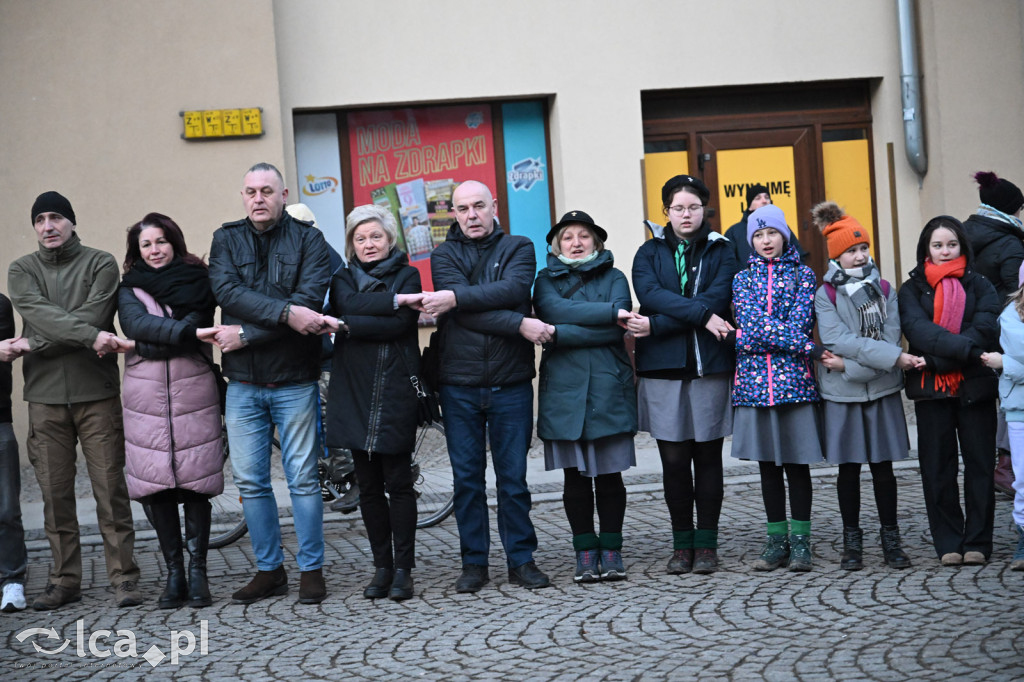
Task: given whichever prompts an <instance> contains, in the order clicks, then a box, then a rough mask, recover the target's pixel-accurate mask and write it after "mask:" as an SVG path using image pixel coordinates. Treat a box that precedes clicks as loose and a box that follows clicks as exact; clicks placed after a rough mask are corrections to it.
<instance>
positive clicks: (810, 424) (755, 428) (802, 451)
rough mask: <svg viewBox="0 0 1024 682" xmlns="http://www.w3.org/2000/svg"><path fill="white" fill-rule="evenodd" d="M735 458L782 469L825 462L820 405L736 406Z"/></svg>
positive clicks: (734, 423)
mask: <svg viewBox="0 0 1024 682" xmlns="http://www.w3.org/2000/svg"><path fill="white" fill-rule="evenodd" d="M732 456H733V457H735V458H736V459H745V460H750V461H753V462H774V463H775V464H777V465H779V466H781V465H783V464H814V463H816V462H820V461H822V459H823V455H822V450H821V417H820V414H819V412H818V406H817V405H816V404H814V403H795V404H792V405H775V406H774V407H737V408H736V413H735V415H733V434H732Z"/></svg>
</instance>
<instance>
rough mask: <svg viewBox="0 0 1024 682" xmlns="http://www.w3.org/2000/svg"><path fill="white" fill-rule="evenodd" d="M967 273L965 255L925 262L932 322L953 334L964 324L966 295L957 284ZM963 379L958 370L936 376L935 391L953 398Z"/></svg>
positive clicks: (922, 385) (961, 285) (922, 379)
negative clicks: (932, 295) (932, 297)
mask: <svg viewBox="0 0 1024 682" xmlns="http://www.w3.org/2000/svg"><path fill="white" fill-rule="evenodd" d="M966 270H967V257H966V256H960V257H959V258H954V259H953V260H951V261H947V262H945V263H940V264H935V263H932V262H931V261H925V262H924V276H925V278H926V279H927V280H928V284H929V285H930V286H931V288H932V289H934V290H935V310H934V311H933V313H932V322H934V323H935V324H937V325H939V326H940V327H942V328H943V329H945V330H946V331H948V332H950V333H952V334H959V333H960V326H961V325H962V324H963V321H964V307H965V306H966V303H967V294H966V293H965V292H964V285H963V284H961V283H960V278H961V277H963V276H964V272H965V271H966ZM963 379H964V375H963V373H962V372H960V371H959V370H958V371H955V372H947V373H945V374H936V375H935V388H937V389H938V390H940V391H942V392H944V393H948V394H949V395H951V396H955V395H956V393H957V390H958V389H959V388H960V382H962V381H963ZM921 387H922V388H924V374H922V375H921Z"/></svg>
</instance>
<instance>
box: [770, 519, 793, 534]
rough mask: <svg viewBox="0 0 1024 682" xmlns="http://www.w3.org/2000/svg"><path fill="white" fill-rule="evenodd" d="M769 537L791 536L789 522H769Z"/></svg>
mask: <svg viewBox="0 0 1024 682" xmlns="http://www.w3.org/2000/svg"><path fill="white" fill-rule="evenodd" d="M768 535H789V522H788V521H769V522H768Z"/></svg>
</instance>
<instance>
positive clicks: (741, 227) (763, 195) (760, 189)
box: [725, 185, 811, 270]
mask: <svg viewBox="0 0 1024 682" xmlns="http://www.w3.org/2000/svg"><path fill="white" fill-rule="evenodd" d="M770 203H772V196H771V194H769V193H768V188H767V187H765V186H764V185H749V186H748V187H747V208H746V210H745V211H743V217H742V218H740V221H739V222H738V223H736V224H734V225H733V226H732V227H730V228H729V229H728V230H726V231H725V236H726V237H728V238H729V242H730V243H731V244H732V248H733V253H734V254H735V255H736V266H737V267H738V268H739V269H740V270H744V269H746V267H747V259H748V258H750V253H751V248H750V244H749V243H748V242H747V219H748V218H749V217H750V214H751V213H753V212H754V211H756V210H757V209H759V208H761V207H762V206H767V205H768V204H770ZM792 244H793V246H795V247H796V250H797V252H798V253H799V254H800V261H801V262H802V263H804V264H805V265H806V264H807V259H808V258H809V257H810V255H811V254H810V253H808V252H807V251H806V250H804V247H802V246H800V242H799V241H797V238H796V235H793V239H792Z"/></svg>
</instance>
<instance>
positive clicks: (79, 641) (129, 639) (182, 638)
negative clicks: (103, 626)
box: [15, 620, 210, 668]
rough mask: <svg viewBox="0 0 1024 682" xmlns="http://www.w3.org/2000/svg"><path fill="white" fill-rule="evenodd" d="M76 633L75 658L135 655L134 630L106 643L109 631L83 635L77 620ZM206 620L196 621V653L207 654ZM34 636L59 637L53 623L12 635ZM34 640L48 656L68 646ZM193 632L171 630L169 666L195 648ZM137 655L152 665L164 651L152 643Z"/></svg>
mask: <svg viewBox="0 0 1024 682" xmlns="http://www.w3.org/2000/svg"><path fill="white" fill-rule="evenodd" d="M75 623H76V631H77V636H76V637H75V644H76V647H77V653H78V657H79V658H85V657H86V656H88V655H90V654H91V655H92V656H95V657H96V658H107V657H108V656H111V655H113V656H116V657H117V658H139V657H140V656H139V653H138V640H137V639H136V638H135V633H134V632H132V631H131V630H118V631H117V632H116V635H117V637H118V638H119V639H118V640H117V641H116V642H114V643H113V645H111V644H110V642H109V639H110V637H111V636H112V635H114V634H115V633H114V632H111V631H110V630H94V631H93V632H92V633H91V634H90V635H89V637H88V639H87V638H86V636H85V623H83V622H82V621H81V620H78V621H75ZM209 634H210V631H209V621H205V620H201V621H199V640H198V644H199V654H200V655H205V654H207V653H209ZM33 636H37V637H38V638H42V639H44V640H51V639H53V640H60V639H61V637H60V635H58V634H57V630H56V629H54V627H53V626H50V627H49V628H26V629H24V630H22V631H21V632H19V633H18V634H17V635H15V638H16V639H17V640H18V641H19V642H24V641H25V640H26V639H28V638H29V637H33ZM38 638H37V639H33V640H32V646H33V647H35V649H36V651H37V652H39V653H41V654H46V655H48V656H55V655H57V654H59V653H61V652H63V651H64V650H65V649H67V648H68V647H69V646H71V640H70V639H65V640H64V643H63V644H59V645H56V644H54V645H53V648H47V647H46V646H43V645H41V644H40V643H39V641H38ZM43 643H44V644H47V645H49V644H50V643H49V642H48V641H44V642H43ZM196 643H197V640H196V635H195V633H194V632H192V631H191V630H171V637H170V641H169V644H168V650H169V652H170V659H171V661H170V662H171V665H178V659H179V658H180V657H182V656H190V655H192V653H193V652H195V650H196ZM141 658H143V659H145V660H146V661H147V662H148V663H149V664H150V665H151V666H153V667H154V668H155V667H157V666H158V665H160V664H161V663H162V662H163V661H164V659H165V658H167V654H165V653H164V652H163V651H161V650H160V647H158V646H157V645H156V644H154V645H152V646H151V647H149V648H148V649H147V650H146V653H144V654H142V656H141Z"/></svg>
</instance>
